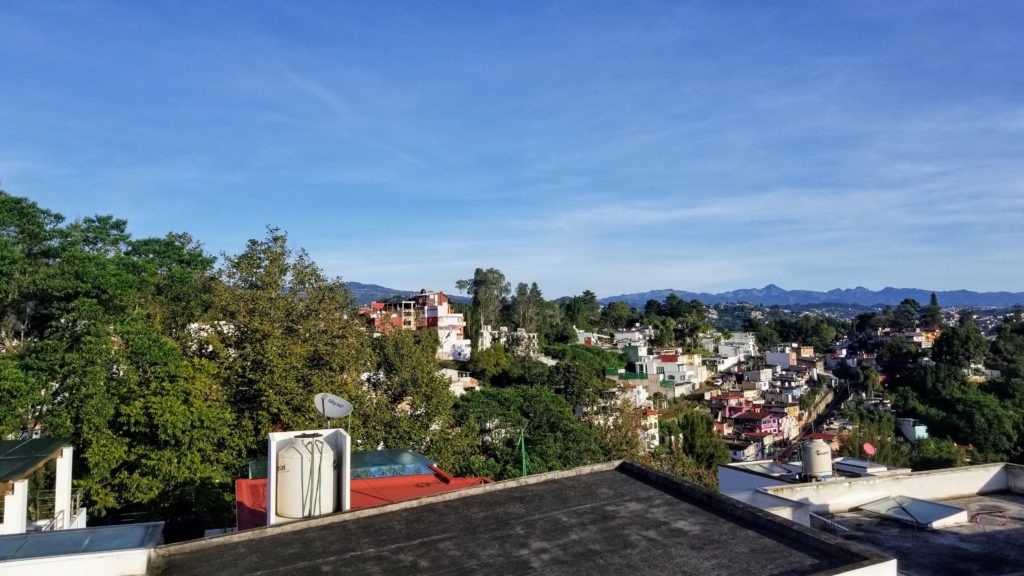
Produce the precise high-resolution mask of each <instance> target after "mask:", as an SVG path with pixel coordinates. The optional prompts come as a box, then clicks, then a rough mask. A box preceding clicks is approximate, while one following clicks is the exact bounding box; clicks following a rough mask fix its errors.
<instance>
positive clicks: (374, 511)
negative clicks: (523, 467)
mask: <svg viewBox="0 0 1024 576" xmlns="http://www.w3.org/2000/svg"><path fill="white" fill-rule="evenodd" d="M620 464H622V460H613V461H611V462H602V463H600V464H592V465H590V466H581V467H579V468H571V469H569V470H558V471H555V472H546V473H544V474H535V475H533V476H526V477H524V478H514V479H511V480H502V481H501V482H494V483H493V484H481V485H479V486H471V487H468V488H465V489H463V490H455V491H453V492H445V493H443V494H436V495H433V496H424V497H423V498H416V499H414V500H406V501H404V502H396V503H394V504H386V505H384V506H375V507H373V508H364V509H362V510H355V511H351V512H335V513H333V514H327V515H325V516H321V517H319V518H311V519H309V520H296V521H294V522H286V523H281V524H274V525H272V526H263V527H260V528H253V529H251V530H245V531H244V532H232V533H230V534H224V535H221V536H214V537H211V538H203V539H201V540H190V541H188V542H180V543H177V544H168V545H165V546H160V547H158V548H155V549H153V550H152V551H150V556H151V558H152V559H153V560H154V561H157V560H159V558H160V557H162V556H165V555H168V554H175V553H180V552H190V551H193V550H200V549H204V548H209V547H212V546H220V545H222V544H231V543H235V542H245V541H247V540H252V539H254V538H263V537H265V536H272V535H274V534H284V533H288V532H295V531H298V530H306V529H308V528H316V527H319V526H327V525H330V524H337V523H339V522H347V521H349V520H356V519H358V518H366V517H368V516H377V515H379V514H387V513H389V512H396V511H398V510H406V509H409V508H416V507H418V506H426V505H428V504H434V503H436V502H446V501H448V500H455V499H458V498H468V497H470V496H477V495H480V494H489V493H491V492H497V491H500V490H507V489H509V488H517V487H519V486H527V485H529V484H537V483H539V482H546V481H549V480H558V479H559V478H570V477H573V476H580V475H584V474H591V473H594V472H604V471H607V470H614V469H616V468H618V467H619V465H620Z"/></svg>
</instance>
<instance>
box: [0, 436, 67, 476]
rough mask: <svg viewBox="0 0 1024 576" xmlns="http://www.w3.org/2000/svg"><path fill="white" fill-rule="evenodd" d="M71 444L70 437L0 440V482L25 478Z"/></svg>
mask: <svg viewBox="0 0 1024 576" xmlns="http://www.w3.org/2000/svg"><path fill="white" fill-rule="evenodd" d="M70 446H71V439H70V438H34V439H32V440H3V441H0V482H15V481H17V480H21V479H23V478H27V477H28V476H29V475H31V474H32V473H33V472H35V471H36V470H37V469H39V467H40V466H42V465H43V464H46V462H47V461H49V460H52V459H53V458H56V457H57V456H58V455H59V453H60V451H61V449H62V448H65V447H70Z"/></svg>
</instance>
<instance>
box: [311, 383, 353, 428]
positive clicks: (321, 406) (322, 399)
mask: <svg viewBox="0 0 1024 576" xmlns="http://www.w3.org/2000/svg"><path fill="white" fill-rule="evenodd" d="M313 405H314V406H316V409H317V411H318V412H320V413H321V414H323V416H324V427H326V428H330V427H331V420H332V419H335V418H345V417H346V416H347V417H348V427H349V429H351V428H352V403H351V402H349V401H348V400H344V399H342V398H341V397H339V396H335V395H334V394H328V393H327V392H321V393H319V394H317V395H316V396H314V397H313Z"/></svg>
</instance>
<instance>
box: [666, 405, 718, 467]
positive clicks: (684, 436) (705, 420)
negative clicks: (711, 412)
mask: <svg viewBox="0 0 1024 576" xmlns="http://www.w3.org/2000/svg"><path fill="white" fill-rule="evenodd" d="M676 424H677V425H678V426H679V434H680V438H681V439H680V442H679V444H678V446H679V448H680V450H682V452H683V453H684V454H686V455H687V456H689V457H690V458H692V459H693V460H694V462H696V463H697V464H699V465H700V466H701V467H703V468H705V469H708V470H713V469H714V468H715V467H716V466H718V465H719V464H724V463H726V462H728V461H729V450H728V449H727V448H726V447H725V442H724V441H723V440H722V437H721V436H719V435H718V434H716V433H715V422H714V420H712V419H711V417H710V416H708V415H707V414H704V413H701V412H697V411H696V410H686V411H684V412H683V413H682V414H681V415H680V417H679V419H678V420H677V421H676Z"/></svg>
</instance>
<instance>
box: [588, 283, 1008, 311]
mask: <svg viewBox="0 0 1024 576" xmlns="http://www.w3.org/2000/svg"><path fill="white" fill-rule="evenodd" d="M673 292H674V293H675V294H676V296H679V297H680V298H682V299H684V300H695V299H696V300H700V301H701V302H703V303H705V304H718V303H722V302H748V303H750V304H763V305H765V306H775V305H778V306H787V305H797V304H859V305H862V306H876V305H882V306H884V305H891V306H895V305H897V304H899V303H900V302H902V301H903V300H904V299H906V298H913V299H914V300H917V301H918V302H920V303H921V304H922V305H923V304H927V303H928V301H929V300H930V299H931V296H932V292H933V291H932V290H921V289H919V288H892V287H886V288H882V289H881V290H877V291H876V290H868V289H867V288H864V287H863V286H858V287H856V288H852V289H850V288H836V289H834V290H829V291H828V292H816V291H812V290H784V289H782V288H779V287H778V286H776V285H775V284H769V285H767V286H765V287H764V288H748V289H744V290H732V291H730V292H719V293H718V294H709V293H707V292H699V293H698V292H687V291H685V290H673V289H665V290H652V291H650V292H639V293H636V294H622V295H619V296H609V297H607V298H600V299H599V300H598V301H599V302H600V303H601V304H607V303H609V302H616V301H620V300H621V301H623V302H626V303H627V304H629V305H630V306H636V307H643V305H644V304H646V303H647V301H648V300H651V299H653V300H658V301H659V302H660V301H663V300H664V299H665V298H666V297H668V295H669V294H672V293H673ZM934 292H935V296H936V297H937V298H938V299H939V304H940V305H941V306H992V307H1000V308H1002V307H1009V306H1013V305H1015V304H1024V293H1021V292H971V291H970V290H951V291H939V290H935V291H934Z"/></svg>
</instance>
